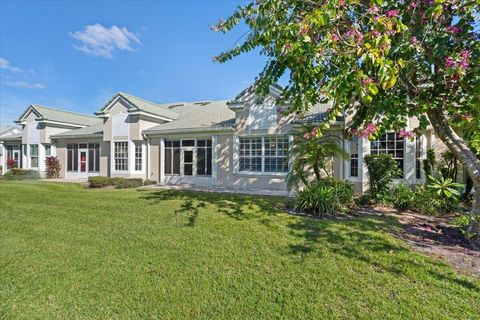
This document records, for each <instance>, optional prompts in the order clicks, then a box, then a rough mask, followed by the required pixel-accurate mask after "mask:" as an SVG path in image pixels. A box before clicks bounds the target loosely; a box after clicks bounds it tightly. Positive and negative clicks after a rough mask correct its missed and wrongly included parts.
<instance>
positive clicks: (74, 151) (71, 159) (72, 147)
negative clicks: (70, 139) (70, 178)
mask: <svg viewBox="0 0 480 320" xmlns="http://www.w3.org/2000/svg"><path fill="white" fill-rule="evenodd" d="M77 170H78V144H67V171H77Z"/></svg>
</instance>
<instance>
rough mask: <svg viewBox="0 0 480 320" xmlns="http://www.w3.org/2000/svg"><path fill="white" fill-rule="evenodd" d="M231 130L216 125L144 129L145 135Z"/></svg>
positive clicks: (230, 130) (231, 129)
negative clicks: (211, 126) (209, 126)
mask: <svg viewBox="0 0 480 320" xmlns="http://www.w3.org/2000/svg"><path fill="white" fill-rule="evenodd" d="M222 131H223V132H232V131H233V127H216V128H208V127H204V128H181V129H163V130H145V131H143V133H144V134H145V135H147V136H148V135H157V134H172V133H192V132H195V133H198V132H222Z"/></svg>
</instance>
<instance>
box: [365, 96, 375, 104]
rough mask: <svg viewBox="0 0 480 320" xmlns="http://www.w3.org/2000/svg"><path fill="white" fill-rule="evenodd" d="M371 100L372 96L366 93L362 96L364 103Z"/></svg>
mask: <svg viewBox="0 0 480 320" xmlns="http://www.w3.org/2000/svg"><path fill="white" fill-rule="evenodd" d="M372 100H373V98H372V96H369V95H366V96H364V97H363V102H365V103H370V102H372Z"/></svg>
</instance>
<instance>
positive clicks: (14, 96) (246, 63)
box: [0, 0, 265, 123]
mask: <svg viewBox="0 0 480 320" xmlns="http://www.w3.org/2000/svg"><path fill="white" fill-rule="evenodd" d="M242 3H245V1H240V0H239V1H233V0H232V1H230V0H229V1H222V0H218V1H203V0H198V1H193V0H192V1H131V2H129V1H118V2H117V1H104V2H101V1H97V2H93V1H78V2H74V1H63V2H60V1H51V2H48V1H25V2H19V1H0V123H11V122H12V121H13V120H15V119H16V118H17V117H18V115H19V114H20V113H21V112H22V111H23V110H24V109H25V108H26V107H27V106H28V105H30V104H42V105H46V106H51V107H59V108H64V109H68V110H73V111H79V112H85V113H90V114H93V112H95V111H96V110H98V109H100V108H101V107H102V105H103V104H104V103H105V102H107V101H108V99H109V98H111V96H112V95H114V94H115V93H116V92H118V91H124V92H128V93H131V94H133V95H137V96H140V97H142V98H145V99H147V100H151V101H154V102H170V101H194V100H207V99H230V98H232V97H233V96H235V95H236V94H237V93H239V92H240V91H241V90H243V89H244V88H245V87H246V86H248V84H250V83H251V82H252V81H253V79H254V78H255V76H256V75H257V74H258V72H259V71H261V69H262V67H263V63H264V61H265V59H264V58H263V57H260V56H259V55H258V53H251V54H248V55H245V56H242V57H240V58H237V59H235V60H234V61H232V62H229V63H227V64H218V63H215V62H213V61H212V57H213V56H214V55H216V54H218V53H219V52H221V51H222V50H224V49H228V48H230V47H231V46H232V45H233V44H234V43H235V41H236V40H238V38H239V37H240V35H241V34H243V33H244V32H245V29H244V28H242V27H241V28H239V29H238V30H235V32H233V33H231V34H228V35H223V34H221V33H215V32H212V31H211V30H210V25H211V24H212V23H214V22H216V21H217V20H218V19H219V18H224V17H226V16H228V14H229V13H230V12H232V11H233V10H234V9H235V8H236V7H237V6H238V5H239V4H242Z"/></svg>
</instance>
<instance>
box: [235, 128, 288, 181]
mask: <svg viewBox="0 0 480 320" xmlns="http://www.w3.org/2000/svg"><path fill="white" fill-rule="evenodd" d="M266 137H269V138H270V137H287V138H288V149H289V150H290V148H291V147H292V143H293V136H292V135H287V134H268V135H265V134H245V135H238V136H235V138H234V148H233V150H234V155H233V159H234V166H235V167H234V170H233V171H234V175H238V176H262V177H268V176H272V177H286V176H287V175H288V173H289V172H290V169H291V159H288V156H286V158H287V161H288V169H287V172H265V138H266ZM240 138H262V155H261V158H262V163H261V164H262V172H257V171H240Z"/></svg>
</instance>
